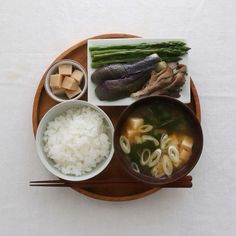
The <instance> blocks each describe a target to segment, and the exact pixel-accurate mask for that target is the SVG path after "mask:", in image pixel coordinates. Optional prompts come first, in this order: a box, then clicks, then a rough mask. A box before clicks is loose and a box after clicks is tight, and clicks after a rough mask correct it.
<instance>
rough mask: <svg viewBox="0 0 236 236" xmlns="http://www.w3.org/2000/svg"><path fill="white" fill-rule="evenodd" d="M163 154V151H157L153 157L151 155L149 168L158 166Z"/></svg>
mask: <svg viewBox="0 0 236 236" xmlns="http://www.w3.org/2000/svg"><path fill="white" fill-rule="evenodd" d="M161 153H162V151H161V149H156V150H155V151H154V152H153V153H152V155H151V157H150V159H149V162H148V166H149V167H153V166H155V165H156V164H157V162H158V161H159V160H160V158H161Z"/></svg>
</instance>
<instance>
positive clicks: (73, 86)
mask: <svg viewBox="0 0 236 236" xmlns="http://www.w3.org/2000/svg"><path fill="white" fill-rule="evenodd" d="M78 87H79V86H78V84H77V82H76V80H75V79H73V78H71V77H69V76H66V77H65V78H64V80H63V83H62V88H64V89H68V90H77V89H78Z"/></svg>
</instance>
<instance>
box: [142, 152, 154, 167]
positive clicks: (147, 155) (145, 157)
mask: <svg viewBox="0 0 236 236" xmlns="http://www.w3.org/2000/svg"><path fill="white" fill-rule="evenodd" d="M150 157H151V151H150V150H149V149H147V148H145V149H144V150H143V151H142V154H141V158H140V164H141V165H142V166H145V165H147V163H148V162H149V159H150Z"/></svg>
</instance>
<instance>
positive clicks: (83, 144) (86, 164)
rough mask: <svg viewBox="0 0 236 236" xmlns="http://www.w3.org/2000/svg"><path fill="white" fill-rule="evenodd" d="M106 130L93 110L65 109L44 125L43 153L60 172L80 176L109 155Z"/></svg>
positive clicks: (86, 108) (103, 122) (109, 143)
mask: <svg viewBox="0 0 236 236" xmlns="http://www.w3.org/2000/svg"><path fill="white" fill-rule="evenodd" d="M107 131H108V130H107V127H106V123H105V121H104V119H103V117H102V115H101V114H100V113H98V112H97V111H96V110H93V109H92V108H89V107H83V108H78V109H69V110H67V111H66V112H64V113H63V114H61V115H59V116H58V117H56V118H55V119H54V120H53V121H50V122H49V123H48V125H47V127H46V130H45V132H44V135H43V142H44V152H45V153H46V155H47V157H48V158H51V159H52V160H53V161H54V162H55V167H56V168H58V169H59V170H60V171H61V172H62V173H64V174H70V175H76V176H80V175H83V174H85V173H88V172H90V171H91V170H92V169H93V168H95V167H96V166H97V164H98V163H100V162H101V161H103V160H104V159H105V158H107V157H108V156H109V153H110V148H111V142H110V141H109V137H108V134H107Z"/></svg>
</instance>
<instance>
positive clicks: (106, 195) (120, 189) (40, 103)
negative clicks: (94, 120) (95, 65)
mask: <svg viewBox="0 0 236 236" xmlns="http://www.w3.org/2000/svg"><path fill="white" fill-rule="evenodd" d="M137 37H139V36H136V35H130V34H104V35H98V36H95V37H92V38H90V39H96V38H99V39H102V38H104V39H105V38H137ZM87 40H88V39H85V40H83V41H81V42H79V43H78V44H76V45H74V46H72V47H71V48H69V49H67V50H66V51H64V52H63V53H62V54H60V55H59V56H58V57H57V58H56V60H55V61H54V62H53V63H52V64H54V63H55V62H57V61H59V60H62V59H72V60H75V61H78V62H79V63H81V64H82V65H83V66H84V68H85V69H87ZM46 73H47V71H46V72H45V73H44V75H43V77H42V78H41V80H40V83H39V85H38V88H37V91H36V94H35V98H34V102H33V111H32V125H33V133H34V135H36V131H37V127H38V124H39V122H40V120H41V119H42V117H43V116H44V114H45V113H46V112H47V111H48V110H49V109H50V108H52V107H53V106H54V105H56V104H57V103H56V102H55V101H53V100H52V99H51V98H50V97H49V96H48V95H47V93H46V92H45V90H44V79H45V75H46ZM81 99H83V100H87V94H85V95H84V96H83V97H82V98H81ZM188 106H189V107H190V108H191V109H192V110H193V112H194V113H195V114H196V116H197V118H198V119H199V121H200V120H201V111H200V102H199V98H198V94H197V90H196V88H195V86H194V83H193V81H192V80H191V103H190V104H188ZM101 108H102V109H103V110H104V111H105V112H106V113H107V115H108V116H109V117H110V118H111V120H112V122H113V124H114V126H115V125H116V122H117V119H118V116H119V114H120V113H121V112H122V111H123V109H124V108H125V107H123V106H120V107H101ZM95 178H96V179H104V178H121V179H122V178H132V177H130V175H129V174H128V173H127V172H126V171H124V169H123V168H122V166H121V164H120V162H119V161H118V158H116V157H115V156H113V158H112V161H111V163H110V164H109V165H108V167H107V168H106V169H105V170H104V171H103V172H102V173H101V174H99V175H98V176H96V177H95ZM65 182H66V184H68V185H69V186H70V187H71V188H72V189H74V190H75V191H77V192H80V193H82V194H85V195H87V196H89V197H92V198H95V199H99V200H105V201H127V200H134V199H139V198H142V197H145V196H147V195H149V194H152V193H154V192H156V191H158V190H160V188H159V187H152V186H147V185H144V184H142V183H140V185H137V184H134V183H133V184H132V183H131V184H130V185H129V186H124V185H122V184H119V183H118V184H114V185H108V186H96V185H95V186H88V187H83V188H82V187H80V186H79V185H77V184H76V183H71V182H67V181H65Z"/></svg>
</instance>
